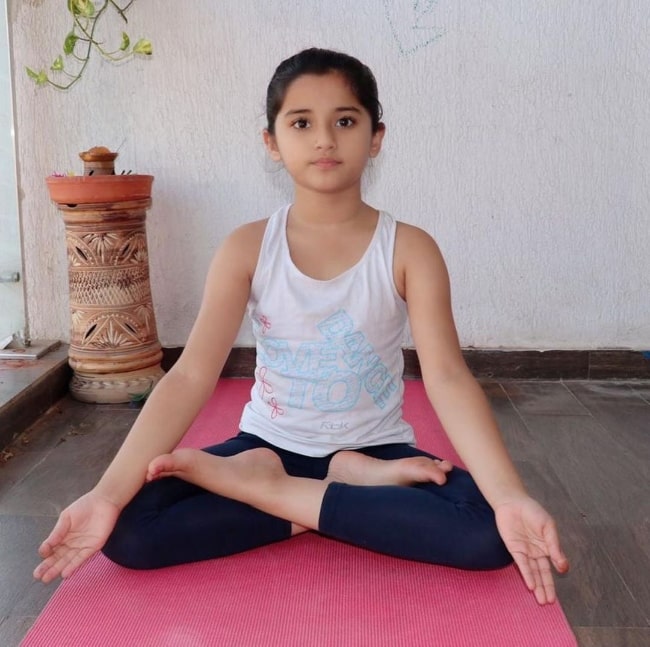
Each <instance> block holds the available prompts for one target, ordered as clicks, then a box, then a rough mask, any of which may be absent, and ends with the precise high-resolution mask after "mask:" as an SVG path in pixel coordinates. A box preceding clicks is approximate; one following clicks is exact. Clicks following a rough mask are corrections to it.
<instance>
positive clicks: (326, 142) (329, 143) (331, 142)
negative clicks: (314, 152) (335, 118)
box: [316, 128, 336, 150]
mask: <svg viewBox="0 0 650 647" xmlns="http://www.w3.org/2000/svg"><path fill="white" fill-rule="evenodd" d="M335 147H336V138H335V137H334V133H333V132H332V130H331V129H330V128H319V129H318V131H317V132H316V148H317V149H319V150H330V149H332V148H335Z"/></svg>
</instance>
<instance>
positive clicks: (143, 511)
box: [103, 432, 512, 569]
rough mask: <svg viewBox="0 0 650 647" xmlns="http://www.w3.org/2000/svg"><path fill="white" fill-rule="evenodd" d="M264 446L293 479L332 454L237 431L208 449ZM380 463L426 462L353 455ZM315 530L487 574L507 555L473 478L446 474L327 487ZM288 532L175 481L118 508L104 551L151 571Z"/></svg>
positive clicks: (391, 449)
mask: <svg viewBox="0 0 650 647" xmlns="http://www.w3.org/2000/svg"><path fill="white" fill-rule="evenodd" d="M257 447H267V448H270V449H272V450H273V451H275V452H276V453H277V454H278V456H279V457H280V459H281V461H282V464H283V465H284V469H285V471H286V472H287V473H288V474H289V475H292V476H301V477H307V478H314V479H324V478H325V476H326V475H327V470H328V467H329V462H330V460H331V455H330V456H326V457H324V458H312V457H308V456H302V455H300V454H295V453H293V452H289V451H286V450H283V449H279V448H277V447H274V446H272V445H270V444H269V443H267V442H265V441H264V440H262V439H260V438H258V437H257V436H254V435H251V434H248V433H244V432H240V433H239V435H237V436H235V437H234V438H231V439H230V440H227V441H225V442H224V443H222V444H219V445H215V446H213V447H208V448H206V449H205V450H204V451H206V452H209V453H211V454H215V455H218V456H232V455H234V454H238V453H240V452H243V451H246V450H249V449H254V448H257ZM358 451H360V452H361V453H363V454H366V455H368V456H372V457H374V458H379V459H385V460H390V459H396V458H405V457H408V456H429V457H431V458H435V457H434V456H431V454H427V453H426V452H423V451H421V450H419V449H416V448H414V447H411V446H410V445H407V444H391V445H381V446H377V447H368V448H364V449H361V450H358ZM318 532H319V533H321V534H322V535H325V536H327V537H332V538H335V539H338V540H341V541H344V542H348V543H350V544H354V545H355V546H361V547H364V548H367V549H370V550H374V551H378V552H380V553H385V554H387V555H393V556H395V557H401V558H405V559H410V560H417V561H422V562H429V563H434V564H443V565H446V566H454V567H458V568H467V569H492V568H500V567H502V566H505V565H507V564H509V563H510V562H511V561H512V558H511V556H510V554H509V553H508V551H507V550H506V548H505V546H504V544H503V542H502V541H501V538H500V536H499V534H498V532H497V529H496V524H495V521H494V514H493V512H492V509H491V508H490V506H489V505H488V503H487V502H486V501H485V499H484V498H483V496H482V494H481V493H480V492H479V490H478V488H477V486H476V484H475V483H474V481H473V479H472V478H471V476H470V475H469V473H468V472H467V471H465V470H463V469H461V468H458V467H454V469H453V470H452V471H451V472H450V473H449V474H447V482H446V483H445V484H444V485H442V486H441V485H436V484H434V483H426V484H417V485H413V486H408V487H407V486H397V485H385V486H384V485H381V486H358V485H346V484H344V483H331V484H330V485H329V486H328V488H327V490H326V492H325V496H324V498H323V503H322V507H321V512H320V519H319V525H318ZM290 536H291V523H290V522H288V521H286V520H284V519H279V518H277V517H274V516H272V515H269V514H267V513H265V512H261V511H259V510H257V509H255V508H253V507H251V506H249V505H247V504H245V503H239V502H238V501H233V500H232V499H228V498H226V497H223V496H220V495H218V494H212V493H211V492H208V491H206V490H204V489H202V488H200V487H198V486H196V485H192V484H190V483H187V482H185V481H182V480H181V479H178V478H175V477H168V478H164V479H161V480H158V481H153V482H151V483H148V484H146V485H145V486H144V487H143V488H142V490H141V491H140V492H139V493H138V494H136V496H135V497H134V498H133V500H132V501H131V502H130V503H129V504H128V505H127V506H126V507H125V508H124V510H123V511H122V513H121V515H120V517H119V519H118V521H117V524H116V526H115V528H114V530H113V533H112V534H111V536H110V537H109V540H108V542H107V543H106V545H105V546H104V548H103V552H104V554H105V555H106V556H107V557H108V558H109V559H111V560H113V561H114V562H117V563H118V564H121V565H123V566H126V567H129V568H137V569H150V568H160V567H163V566H171V565H176V564H183V563H187V562H194V561H199V560H204V559H211V558H215V557H222V556H225V555H232V554H234V553H239V552H242V551H245V550H248V549H251V548H256V547H258V546H263V545H265V544H270V543H272V542H275V541H279V540H282V539H288V538H289V537H290Z"/></svg>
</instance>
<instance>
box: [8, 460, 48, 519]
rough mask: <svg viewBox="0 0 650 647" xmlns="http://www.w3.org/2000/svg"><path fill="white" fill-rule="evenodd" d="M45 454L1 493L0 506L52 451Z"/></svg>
mask: <svg viewBox="0 0 650 647" xmlns="http://www.w3.org/2000/svg"><path fill="white" fill-rule="evenodd" d="M44 454H45V455H44V456H42V457H41V459H40V460H39V461H37V462H36V463H34V464H33V465H32V466H31V467H30V468H28V469H27V471H26V472H25V473H24V474H22V475H21V476H20V477H18V478H17V479H16V481H14V482H13V483H12V484H11V485H10V486H9V489H8V490H7V491H6V492H5V493H4V494H0V506H2V501H3V500H6V499H7V498H8V497H9V496H10V495H11V492H12V491H13V489H14V488H16V487H17V486H19V485H21V484H22V483H24V482H25V480H26V479H27V478H28V477H29V476H30V475H31V474H32V473H33V472H34V470H35V469H37V468H39V467H40V466H41V465H42V464H43V463H44V462H45V461H46V460H47V459H48V458H49V455H50V452H44ZM0 514H2V512H0Z"/></svg>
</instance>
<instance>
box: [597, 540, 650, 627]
mask: <svg viewBox="0 0 650 647" xmlns="http://www.w3.org/2000/svg"><path fill="white" fill-rule="evenodd" d="M604 552H605V558H606V559H607V561H608V562H609V563H610V565H611V567H612V569H613V570H614V572H615V573H616V575H617V576H618V579H619V580H620V581H621V582H622V583H623V586H624V587H625V590H626V591H627V592H628V594H629V596H630V597H631V598H632V600H634V604H635V605H636V606H637V608H638V610H639V611H640V613H641V616H642V617H643V618H644V619H645V623H646V624H645V626H646V627H650V614H648V612H647V611H646V610H645V609H644V608H643V606H642V605H641V602H640V601H639V600H638V599H637V597H636V595H634V591H632V589H631V588H630V586H629V585H628V583H627V581H626V579H625V577H624V576H623V574H622V573H621V572H620V570H619V569H618V568H617V566H616V562H615V561H614V560H613V559H612V558H611V556H610V554H609V552H608V551H604ZM613 626H614V625H613Z"/></svg>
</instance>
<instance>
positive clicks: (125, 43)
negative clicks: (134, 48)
mask: <svg viewBox="0 0 650 647" xmlns="http://www.w3.org/2000/svg"><path fill="white" fill-rule="evenodd" d="M130 44H131V39H130V38H129V35H128V34H127V33H126V32H125V31H123V32H122V44H121V45H120V49H121V50H122V51H123V52H125V51H126V50H127V49H129V45H130Z"/></svg>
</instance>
